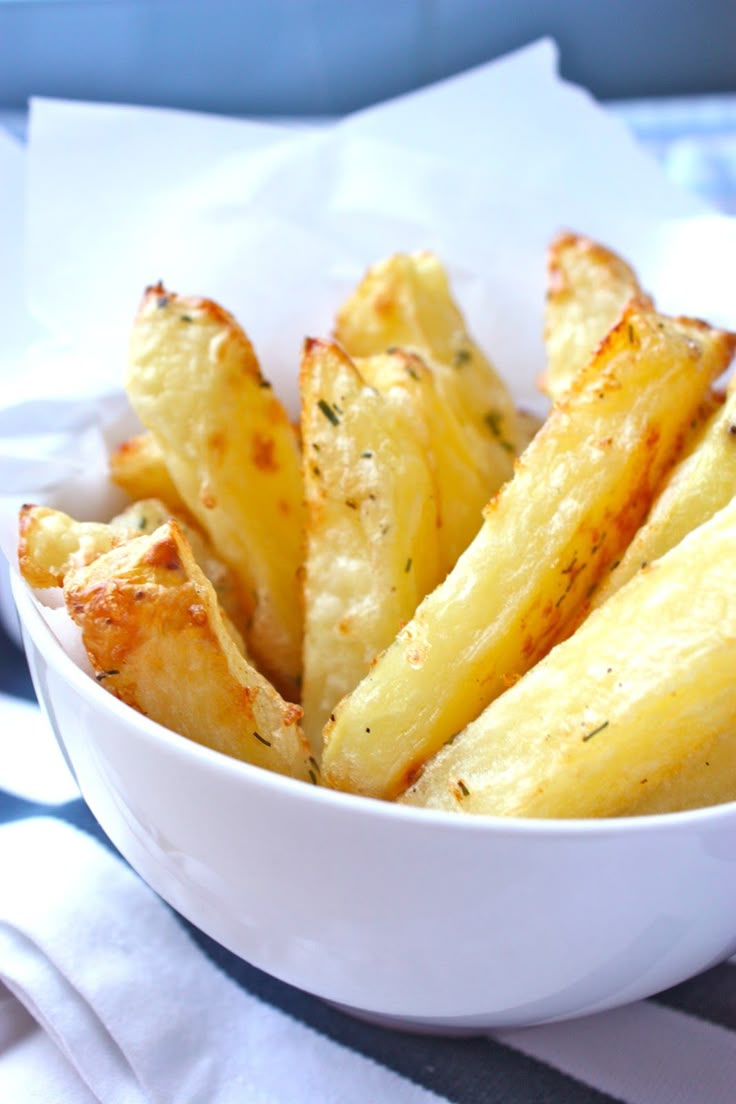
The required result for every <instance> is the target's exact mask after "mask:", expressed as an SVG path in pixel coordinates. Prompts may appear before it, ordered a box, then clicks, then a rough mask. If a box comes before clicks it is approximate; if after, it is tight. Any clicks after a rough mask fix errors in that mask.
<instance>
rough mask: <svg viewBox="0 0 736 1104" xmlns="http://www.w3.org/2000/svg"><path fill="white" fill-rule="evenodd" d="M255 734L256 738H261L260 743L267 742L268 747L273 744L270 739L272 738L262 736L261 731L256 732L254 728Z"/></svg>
mask: <svg viewBox="0 0 736 1104" xmlns="http://www.w3.org/2000/svg"><path fill="white" fill-rule="evenodd" d="M253 735H254V736H255V738H256V740H259V741H260V743H262V744H265V745H266V747H270V746H271V741H270V740H267V739H266V737H265V736H261V734H260V732H256V731H255V730H254V732H253Z"/></svg>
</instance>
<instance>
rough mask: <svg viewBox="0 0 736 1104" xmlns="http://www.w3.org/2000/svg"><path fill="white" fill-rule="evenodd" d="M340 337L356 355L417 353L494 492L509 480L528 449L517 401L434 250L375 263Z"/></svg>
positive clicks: (343, 317)
mask: <svg viewBox="0 0 736 1104" xmlns="http://www.w3.org/2000/svg"><path fill="white" fill-rule="evenodd" d="M335 337H336V339H337V340H338V341H339V343H340V344H341V345H342V346H343V348H344V349H346V351H347V352H348V353H349V354H350V356H352V357H364V356H372V355H374V354H376V353H385V352H386V351H387V350H390V349H393V348H400V349H405V350H408V351H414V352H418V353H419V354H420V355H421V356H422V357H423V358H424V360H425V361H426V362H427V363H428V364H429V365H430V367H431V369H432V371H433V373H434V375H435V378H436V385H437V388H438V391H439V394H440V398H441V400H442V402H444V403H446V404H447V405H448V407H450V409H451V410H452V411H453V412H454V414H455V416H456V417H457V418H459V419H460V421H461V422H462V424H463V425H464V426H465V432H466V435H467V438H468V447H469V448H471V449H472V450H473V454H474V456H475V460H476V464H477V466H478V468H479V470H480V471H481V472H483V473H484V475H485V478H486V480H487V483H488V487H489V492H488V493H489V494H491V493H492V492H493V491H494V490H496V489H497V488H498V487H500V486H501V484H502V483H504V482H505V481H506V480H507V479H508V478H509V476H510V475H511V474H512V471H513V458H514V455H515V454H516V453H518V452H520V451H521V449H522V447H523V439H522V438H520V435H519V431H518V427H517V424H516V410H515V407H514V403H513V400H512V398H511V395H510V393H509V391H508V389H507V387H506V385H505V384H504V382H503V381H502V380H501V378H500V377H499V375H498V374H497V372H496V371H495V369H494V368H493V366H492V364H491V363H490V362H489V361H488V359H487V358H486V357H485V356H484V354H483V352H482V351H481V350H480V348H479V347H478V345H477V344H476V343H475V342H474V341H473V340H472V338H471V337H470V336H469V334H468V332H467V327H466V324H465V320H464V318H463V316H462V314H461V312H460V310H459V308H458V306H457V304H456V303H455V302H454V300H453V298H452V294H451V292H450V287H449V283H448V279H447V274H446V272H445V270H444V268H443V267H442V265H441V264H440V262H439V260H438V259H437V257H436V256H435V255H434V254H433V253H430V252H426V251H425V252H419V253H412V254H404V253H397V254H395V255H394V256H392V257H389V258H387V259H386V260H385V261H382V262H380V263H379V264H376V265H373V266H372V267H371V268H370V269H369V270H368V272H367V273H366V275H365V277H364V278H363V280H362V281H361V283H360V284H359V285H358V287H357V288H356V290H355V291H354V293H353V294H352V295H351V296H350V298H349V299H348V300H347V302H346V303H345V304H344V306H343V307H342V308H341V309H340V311H339V312H338V315H337V320H336V325H335Z"/></svg>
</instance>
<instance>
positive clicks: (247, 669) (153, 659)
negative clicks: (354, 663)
mask: <svg viewBox="0 0 736 1104" xmlns="http://www.w3.org/2000/svg"><path fill="white" fill-rule="evenodd" d="M64 597H65V601H66V607H67V610H68V612H69V615H70V617H71V618H72V619H73V620H74V621H75V622H76V624H77V625H78V626H79V627H80V629H81V631H82V639H83V642H84V646H85V648H86V651H87V654H88V656H89V659H90V662H91V663H92V666H93V668H94V670H95V673H96V677H97V679H98V681H99V682H100V683H101V685H102V686H104V688H105V689H106V690H108V691H109V692H110V693H112V694H114V695H115V696H116V697H118V698H120V700H121V701H124V702H126V703H127V704H128V705H131V706H133V708H135V709H137V710H139V711H140V712H141V713H144V714H145V715H146V716H148V717H151V718H152V719H153V720H155V721H158V722H159V723H160V724H162V725H165V726H166V727H167V728H170V729H172V730H173V731H174V732H178V733H180V734H181V735H182V736H185V737H187V738H188V739H190V740H195V741H197V742H198V743H200V744H204V745H206V746H207V747H211V748H214V749H215V750H216V751H221V752H223V753H224V754H226V755H230V756H234V757H235V758H238V759H243V760H245V761H246V762H248V763H253V764H255V765H257V766H261V767H265V768H268V769H269V770H274V771H278V772H279V773H282V774H287V775H291V776H293V777H295V778H301V779H305V780H306V779H308V778H309V777H310V770H311V771H312V772H313V773H314V768H313V767H312V766H311V764H310V761H309V749H308V745H307V743H306V740H305V739H304V736H303V734H302V732H301V729H300V727H299V719H300V717H301V708H300V707H299V706H297V705H293V704H291V703H287V702H285V701H284V700H283V699H282V698H281V697H280V696H279V694H278V693H277V692H276V691H275V690H274V688H273V687H272V686H271V685H270V684H269V683H268V681H267V680H266V679H265V678H264V677H263V676H262V675H261V674H260V673H259V672H258V671H256V670H255V668H253V667H252V666H251V665H250V664H249V663H248V661H247V660H246V659H245V658H244V657H243V655H242V654H241V653H240V651H239V650H238V648H237V646H236V644H235V642H234V641H233V639H232V637H231V635H230V633H229V631H228V627H227V625H226V623H225V622H224V620H223V618H222V616H221V613H220V609H219V606H218V603H217V597H216V595H215V592H214V589H213V587H212V585H211V584H210V583H209V581H208V580H207V579H206V578H205V576H204V574H203V573H202V571H201V569H200V568H199V567H198V566H197V563H196V561H195V560H194V557H193V555H192V552H191V549H190V548H189V545H188V543H187V541H186V539H185V538H184V536H183V533H182V531H181V529H180V528H179V526H178V524H177V523H176V521H174V520H171V521H168V522H166V523H165V524H164V525H162V526H161V527H160V528H159V529H157V530H156V531H155V532H154V533H153V534H151V535H150V536H141V537H135V538H133V539H131V540H129V541H127V542H126V543H124V544H121V545H119V546H118V547H116V548H113V549H112V550H111V551H110V552H107V553H105V554H103V555H101V556H98V557H97V559H95V560H94V561H93V562H92V563H90V564H88V565H86V566H84V567H80V568H76V569H73V570H72V571H70V572H69V573H68V574H67V576H66V579H65V583H64Z"/></svg>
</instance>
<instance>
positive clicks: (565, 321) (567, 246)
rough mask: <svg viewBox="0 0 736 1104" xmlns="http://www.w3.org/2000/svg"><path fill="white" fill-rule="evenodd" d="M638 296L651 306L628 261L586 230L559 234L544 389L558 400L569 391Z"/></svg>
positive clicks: (550, 273)
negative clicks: (578, 375) (592, 238)
mask: <svg viewBox="0 0 736 1104" xmlns="http://www.w3.org/2000/svg"><path fill="white" fill-rule="evenodd" d="M633 299H636V300H639V301H640V302H641V303H642V304H645V303H646V304H648V305H650V306H651V300H650V299H649V297H648V296H647V295H646V294H645V292H644V291H643V290H642V288H641V287H640V286H639V281H638V280H637V277H636V273H635V272H634V271H633V270H632V269H631V268H630V267H629V265H628V264H627V263H626V261H624V260H622V258H621V257H619V256H617V255H616V254H615V253H612V252H611V250H610V249H606V247H605V246H603V245H599V244H598V243H597V242H594V241H591V240H590V238H586V237H584V236H583V235H582V234H573V233H563V234H559V235H558V236H557V237H556V238H555V239H554V241H553V242H552V243H551V245H550V247H549V250H548V252H547V299H546V304H545V319H544V344H545V350H546V353H547V368H546V370H545V372H544V373H543V374H542V376H541V377H540V379H539V381H538V384H539V387H540V390H542V391H544V392H545V394H547V395H549V397H550V398H551V399H553V400H555V399H559V398H560V396H561V395H564V393H565V391H567V389H568V387H569V386H570V384H571V382H572V380H573V378H574V376H575V374H576V373H577V372H578V371H579V370H580V369H581V368H583V367H585V365H586V364H587V363H588V361H589V360H590V359H591V357H592V356H593V354H594V352H595V350H596V349H597V348H598V346H599V345H600V343H601V341H602V340H603V339H604V337H605V336H606V334H607V333H608V331H609V330H612V329H613V327H614V326H615V325H616V323H617V322H618V320H619V318H620V317H621V315H622V313H623V310H624V307H625V306H626V305H627V303H629V302H630V301H631V300H633Z"/></svg>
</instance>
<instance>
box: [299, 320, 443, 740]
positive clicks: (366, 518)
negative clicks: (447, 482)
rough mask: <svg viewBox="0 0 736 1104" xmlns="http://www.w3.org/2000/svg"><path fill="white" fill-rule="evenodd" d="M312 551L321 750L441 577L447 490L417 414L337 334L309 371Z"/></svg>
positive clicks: (309, 353) (310, 730)
mask: <svg viewBox="0 0 736 1104" xmlns="http://www.w3.org/2000/svg"><path fill="white" fill-rule="evenodd" d="M300 390H301V397H302V442H303V449H304V487H305V495H306V504H307V551H306V563H305V577H304V608H305V635H304V678H303V685H302V705H303V707H304V729H305V732H306V734H307V736H308V738H309V741H310V744H311V746H312V752H313V754H314V755H315V757H317V758H319V757H320V756H321V752H322V729H323V727H324V724H325V722H326V721H327V719H328V717H329V715H330V713H331V712H332V710H333V708H334V707H335V705H336V704H337V702H338V701H339V700H340V698H342V697H343V695H344V694H346V693H347V692H348V691H349V690H352V689H353V687H354V686H355V685H356V684H357V683H358V682H359V681H360V679H361V678H362V677H363V675H364V674H365V673H366V671H367V670H368V668H369V666H370V663H371V661H372V660H373V659H374V658H375V656H376V655H377V654H378V653H379V652H380V651H382V650H383V649H384V648H385V647H386V646H387V645H388V644H389V643H390V641H391V640H393V638H394V636H395V635H396V633H397V632H398V630H399V629H400V628H401V626H402V625H403V624H404V623H405V622H406V621H408V620H409V618H410V617H411V616H412V614H413V613H414V610H415V609H416V606H417V605H418V603H419V601H420V600H421V598H423V597H424V595H425V594H426V593H427V591H429V590H430V589H431V588H432V587H433V586H435V584H436V583H437V582H438V580H439V576H440V566H439V551H438V528H437V499H436V494H435V486H434V480H433V473H432V470H431V465H430V463H429V459H428V456H427V453H426V451H425V445H424V441H423V439H422V436H421V433H420V432H419V430H420V429H421V427H418V426H417V423H416V419H415V412H414V411H412V410H411V409H407V406H406V403H405V402H404V401H403V399H404V397H405V395H404V393H403V391H401V390H400V389H398V388H388V389H387V390H386V391H385V393H383V394H381V393H379V392H378V391H377V390H376V389H375V388H373V387H370V386H368V384H367V382H366V380H365V379H364V378H363V376H362V375H361V374H360V373H359V371H358V370H357V368H356V367H355V365H354V364H353V362H352V361H351V360H350V358H349V357H348V356H347V355H346V354H345V353H344V352H343V351H342V350H341V349H340V348H339V346H337V345H335V344H331V343H328V342H323V341H314V340H312V341H308V342H307V343H306V345H305V350H304V355H303V358H302V367H301V374H300Z"/></svg>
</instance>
